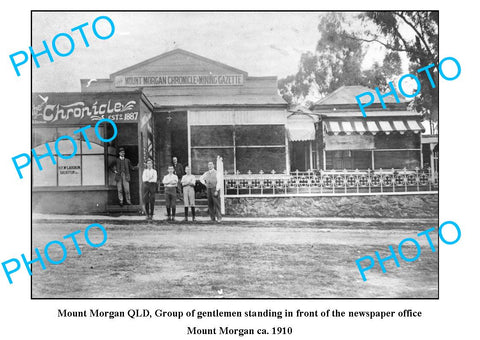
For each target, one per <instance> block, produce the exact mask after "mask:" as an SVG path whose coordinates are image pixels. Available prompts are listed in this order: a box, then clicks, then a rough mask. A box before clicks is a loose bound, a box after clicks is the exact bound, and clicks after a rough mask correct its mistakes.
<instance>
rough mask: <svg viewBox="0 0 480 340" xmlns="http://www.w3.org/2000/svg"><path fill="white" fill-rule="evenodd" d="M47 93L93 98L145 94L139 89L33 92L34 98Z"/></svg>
mask: <svg viewBox="0 0 480 340" xmlns="http://www.w3.org/2000/svg"><path fill="white" fill-rule="evenodd" d="M46 93H52V94H81V95H88V96H93V95H97V94H110V95H111V94H125V93H135V94H143V92H142V91H141V90H139V89H133V90H127V91H98V92H97V91H95V92H83V91H70V92H65V91H62V92H55V91H43V92H38V91H37V92H32V96H33V95H35V94H46Z"/></svg>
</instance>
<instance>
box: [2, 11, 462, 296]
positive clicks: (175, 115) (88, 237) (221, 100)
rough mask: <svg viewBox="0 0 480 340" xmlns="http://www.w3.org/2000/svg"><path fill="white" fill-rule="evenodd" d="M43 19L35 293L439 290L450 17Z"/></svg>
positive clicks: (22, 169) (36, 97)
mask: <svg viewBox="0 0 480 340" xmlns="http://www.w3.org/2000/svg"><path fill="white" fill-rule="evenodd" d="M31 20H32V32H31V33H32V46H31V59H32V66H31V67H32V70H33V71H34V72H32V80H31V81H32V92H31V108H32V112H31V131H32V135H31V148H32V153H31V164H30V166H31V169H28V168H27V165H26V160H25V159H22V158H21V157H20V155H19V156H18V158H17V159H14V164H15V167H16V169H17V172H18V175H19V176H20V178H22V176H26V174H27V173H28V172H30V171H31V209H32V227H31V230H32V260H33V258H34V257H36V258H40V259H41V260H40V261H37V262H33V261H32V263H31V267H32V269H31V270H32V273H33V275H32V278H31V298H32V299H99V298H102V299H103V298H106V299H187V298H188V299H386V298H389V299H390V298H401V299H438V298H439V251H438V249H439V243H441V242H440V240H439V230H438V226H439V198H438V193H439V145H438V144H439V133H438V130H439V124H438V117H439V87H440V86H439V82H440V79H446V80H452V79H455V78H454V76H455V73H456V71H455V70H457V69H455V65H457V66H458V70H457V71H458V72H457V73H458V74H459V73H460V67H459V64H458V61H457V60H456V59H455V58H444V59H440V57H439V12H438V11H426V10H425V11H364V12H357V11H355V12H354V11H345V12H340V11H277V12H275V11H234V12H227V11H210V12H209V11H184V12H182V11H106V12H94V11H78V12H75V11H32V12H31ZM446 56H448V55H445V56H443V57H446ZM11 58H12V57H11ZM13 61H16V64H14V65H15V66H14V67H15V72H17V73H21V72H25V71H26V68H28V65H27V64H25V65H22V61H21V55H17V56H14V59H13ZM447 69H448V72H447ZM452 69H453V71H452ZM458 74H457V77H458ZM24 155H25V156H24V158H26V156H28V155H26V154H24ZM440 236H441V235H440ZM53 240H56V242H53ZM441 240H443V238H441ZM444 243H445V241H444ZM12 278H13V279H14V280H15V274H12Z"/></svg>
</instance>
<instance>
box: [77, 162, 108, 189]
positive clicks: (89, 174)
mask: <svg viewBox="0 0 480 340" xmlns="http://www.w3.org/2000/svg"><path fill="white" fill-rule="evenodd" d="M103 160H104V156H103V155H88V156H82V178H83V185H104V184H105V164H104V162H103Z"/></svg>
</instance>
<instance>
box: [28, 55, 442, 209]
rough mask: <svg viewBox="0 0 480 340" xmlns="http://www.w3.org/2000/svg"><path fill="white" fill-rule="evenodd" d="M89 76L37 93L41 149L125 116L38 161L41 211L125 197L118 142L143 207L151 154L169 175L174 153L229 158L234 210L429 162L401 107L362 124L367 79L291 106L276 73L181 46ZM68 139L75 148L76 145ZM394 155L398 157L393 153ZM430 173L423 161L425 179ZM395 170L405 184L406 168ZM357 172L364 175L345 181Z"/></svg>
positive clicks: (198, 165) (35, 126)
mask: <svg viewBox="0 0 480 340" xmlns="http://www.w3.org/2000/svg"><path fill="white" fill-rule="evenodd" d="M80 82H81V92H76V93H73V92H68V93H52V92H51V93H43V92H42V93H33V94H32V105H33V108H32V142H33V145H32V147H33V148H35V149H36V151H37V154H42V153H45V152H44V151H43V152H42V148H43V147H44V144H45V143H54V142H55V140H56V139H57V138H58V137H59V136H61V135H66V134H68V135H72V133H73V131H75V130H78V129H79V128H81V127H84V126H86V125H92V126H93V125H94V124H95V122H96V121H98V120H99V119H102V118H109V119H112V120H113V121H115V123H116V125H117V127H118V135H117V137H116V138H115V139H114V140H113V141H112V142H110V143H103V142H101V141H100V140H98V138H97V137H96V136H95V133H94V132H92V133H89V135H88V137H89V140H90V142H91V145H92V148H91V149H90V148H88V147H86V141H85V140H83V137H82V135H81V134H77V135H75V138H77V142H78V143H77V144H78V151H77V155H75V157H73V158H71V159H60V158H58V157H57V164H56V165H53V166H51V167H49V168H48V169H47V168H46V167H44V169H43V170H42V171H38V169H33V170H32V171H33V179H32V205H33V211H37V212H69V213H92V212H99V213H103V212H109V211H111V210H112V209H113V207H114V206H116V203H117V202H116V201H117V199H116V186H115V181H114V174H113V173H112V172H111V171H110V168H111V165H112V164H113V162H114V161H115V158H116V157H117V155H118V149H119V148H120V147H123V148H125V150H126V156H127V158H129V159H130V160H131V161H132V164H133V165H136V164H138V166H139V169H138V170H137V171H136V172H134V173H133V174H132V176H131V182H130V186H131V196H132V203H133V204H134V206H136V207H138V208H141V206H142V194H141V185H140V184H141V174H142V171H143V169H144V167H145V163H146V160H147V159H148V158H151V159H153V160H154V167H155V168H156V169H157V170H158V171H159V177H161V176H163V175H164V174H165V173H166V169H167V166H168V165H169V164H170V163H171V159H172V157H173V156H175V157H177V158H178V160H179V162H180V163H182V164H183V165H187V164H188V165H190V167H191V169H192V173H193V174H194V175H200V174H202V173H203V172H204V171H206V170H207V163H208V162H209V161H214V160H215V159H216V158H217V156H221V157H222V159H223V167H224V170H225V190H224V194H225V195H224V196H225V198H226V205H227V213H228V212H229V211H230V212H232V213H235V209H233V210H229V209H228V206H230V207H231V206H232V205H235V204H236V203H238V202H239V201H238V200H239V198H246V197H252V198H254V197H257V198H263V197H267V198H268V197H278V196H285V197H287V196H288V197H294V196H295V195H328V194H339V193H340V192H342V191H343V192H344V193H345V194H349V193H355V192H356V193H357V194H358V193H362V192H380V187H378V188H377V187H374V186H373V185H372V183H373V182H372V179H374V178H373V177H371V176H374V175H375V174H374V171H378V170H379V167H380V165H383V164H384V167H385V168H386V167H388V168H390V171H393V170H392V169H393V168H398V169H404V170H407V171H409V172H408V174H407V172H405V176H411V175H412V174H414V171H415V169H417V168H418V169H421V168H422V159H421V157H422V156H421V152H419V141H420V133H421V131H422V126H421V123H420V118H421V117H420V116H418V115H416V114H413V113H411V112H409V113H407V111H406V107H405V106H401V105H400V106H398V105H397V106H395V105H393V106H392V109H391V110H388V111H387V110H384V111H382V112H380V111H378V112H376V113H372V115H371V117H370V118H369V119H368V122H365V121H364V122H362V121H361V119H360V116H358V114H360V115H361V113H360V111H359V109H358V107H357V108H355V107H354V106H353V105H351V103H350V102H351V101H354V93H355V92H356V91H357V90H359V89H358V88H354V87H353V88H351V87H347V88H342V89H340V90H339V91H336V92H335V93H333V94H332V95H331V96H328V97H327V98H325V99H324V100H323V101H320V102H318V103H316V104H315V106H314V107H313V108H312V110H307V109H290V108H289V106H288V104H287V103H286V102H285V101H284V100H283V99H282V98H281V97H280V95H279V94H278V91H277V78H276V77H270V76H268V77H253V76H249V75H248V73H247V72H245V71H243V70H239V69H237V68H234V67H231V66H229V65H225V64H223V63H220V62H217V61H214V60H211V59H208V58H205V57H202V56H199V55H197V54H194V53H191V52H188V51H184V50H181V49H175V50H173V51H170V52H167V53H164V54H161V55H159V56H157V57H154V58H151V59H148V60H145V61H143V62H141V63H138V64H136V65H133V66H130V67H127V68H125V69H123V70H120V71H117V72H115V73H113V74H111V75H110V77H109V78H108V79H81V81H80ZM345 91H347V92H348V95H347V93H345ZM356 94H359V93H356ZM356 94H355V95H356ZM350 95H351V96H352V98H350V97H349V96H350ZM347 97H348V98H347ZM342 100H347V101H348V103H343V104H342V103H341V101H342ZM402 105H403V104H402ZM373 107H374V106H372V108H373ZM357 116H358V117H357ZM370 122H373V124H372V123H370ZM384 122H387V123H388V124H387V125H388V126H387V125H386V124H385V123H384ZM374 125H375V127H374ZM103 129H104V131H103V133H105V135H108V136H111V133H112V130H111V126H109V125H108V124H105V126H104V128H103ZM72 136H73V135H72ZM59 147H60V149H61V150H60V151H61V152H62V153H65V154H69V150H68V147H69V146H68V145H67V144H65V145H64V146H62V144H61V145H60V146H59ZM62 147H64V148H65V150H62ZM70 147H71V144H70ZM37 148H38V150H37ZM51 149H52V150H54V148H53V147H52V148H51ZM380 149H381V150H380ZM388 152H390V153H388ZM388 157H394V158H395V159H397V160H398V162H388V161H387V160H386V159H388ZM399 159H400V160H399ZM355 170H356V171H357V173H353V172H354V171H355ZM329 171H330V172H329ZM331 171H333V172H335V171H339V172H340V171H343V174H341V175H340V174H338V175H336V174H335V173H333V174H332V173H331ZM370 171H371V172H370ZM412 171H413V172H412ZM420 175H422V174H420V173H418V171H417V173H416V174H415V176H416V177H415V178H416V179H415V180H417V179H418V178H419V177H418V176H420ZM352 176H353V177H352ZM362 176H363V177H362ZM391 176H393V177H391V178H393V180H394V183H395V176H397V174H394V173H393V172H392V174H391ZM352 178H353V179H354V182H355V183H356V184H355V185H354V186H350V184H349V185H345V183H348V180H350V183H351V179H352ZM364 179H366V180H367V181H370V182H369V184H368V185H365V186H363V184H361V185H360V184H359V183H363V182H362V180H364ZM427 179H428V178H427ZM430 180H431V177H430ZM430 180H427V182H428V181H430ZM427 182H425V183H423V182H422V183H416V189H417V191H419V190H420V191H422V190H424V189H425V190H426V188H427V186H430V187H429V188H430V189H432V184H434V183H433V182H432V183H431V182H428V183H427ZM417 184H422V185H417ZM412 188H413V186H411V185H408V188H407V189H408V190H410V189H412ZM377 189H379V190H377ZM159 190H161V187H159ZM389 190H390V191H392V190H393V191H395V185H394V186H393V187H391V186H390V187H389V188H387V186H383V187H382V188H381V192H384V191H389Z"/></svg>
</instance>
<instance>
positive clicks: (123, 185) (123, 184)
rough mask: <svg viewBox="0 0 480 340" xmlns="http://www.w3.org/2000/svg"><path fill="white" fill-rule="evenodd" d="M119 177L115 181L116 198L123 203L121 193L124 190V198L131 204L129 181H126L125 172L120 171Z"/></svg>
mask: <svg viewBox="0 0 480 340" xmlns="http://www.w3.org/2000/svg"><path fill="white" fill-rule="evenodd" d="M121 176H122V177H121V178H120V180H119V181H117V191H118V200H119V201H120V203H123V193H124V192H125V199H126V201H127V203H128V204H132V203H131V202H130V183H128V181H127V179H126V178H125V173H124V172H122V173H121Z"/></svg>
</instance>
